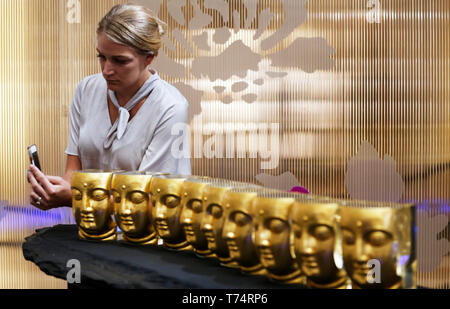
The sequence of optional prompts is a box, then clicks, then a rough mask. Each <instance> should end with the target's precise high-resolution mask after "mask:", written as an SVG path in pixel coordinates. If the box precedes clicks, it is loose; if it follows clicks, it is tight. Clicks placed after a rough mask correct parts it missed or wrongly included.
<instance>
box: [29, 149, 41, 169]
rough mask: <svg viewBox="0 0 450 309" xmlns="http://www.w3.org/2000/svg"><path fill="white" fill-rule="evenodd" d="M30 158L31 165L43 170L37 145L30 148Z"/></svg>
mask: <svg viewBox="0 0 450 309" xmlns="http://www.w3.org/2000/svg"><path fill="white" fill-rule="evenodd" d="M28 156H29V158H30V163H31V164H33V165H34V166H36V167H37V168H38V169H39V170H41V163H40V162H39V156H38V152H37V147H36V145H35V144H33V145H30V146H28Z"/></svg>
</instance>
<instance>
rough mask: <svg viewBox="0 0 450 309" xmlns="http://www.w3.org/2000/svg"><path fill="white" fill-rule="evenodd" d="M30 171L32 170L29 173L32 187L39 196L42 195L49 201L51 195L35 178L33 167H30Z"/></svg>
mask: <svg viewBox="0 0 450 309" xmlns="http://www.w3.org/2000/svg"><path fill="white" fill-rule="evenodd" d="M30 171H31V173H28V179H29V180H30V184H31V189H32V190H33V192H34V193H36V194H37V197H39V196H40V197H42V199H43V200H45V201H46V202H48V201H49V200H50V196H49V195H48V194H47V192H46V191H45V190H44V188H43V187H42V186H41V183H40V182H39V181H38V180H37V179H36V178H35V174H34V172H33V170H32V169H31V168H30ZM37 197H36V198H37Z"/></svg>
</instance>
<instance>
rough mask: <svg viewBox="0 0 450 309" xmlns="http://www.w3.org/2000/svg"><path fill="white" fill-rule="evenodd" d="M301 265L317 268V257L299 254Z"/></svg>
mask: <svg viewBox="0 0 450 309" xmlns="http://www.w3.org/2000/svg"><path fill="white" fill-rule="evenodd" d="M300 260H301V264H302V267H306V268H319V263H318V262H317V259H316V258H315V257H313V256H300Z"/></svg>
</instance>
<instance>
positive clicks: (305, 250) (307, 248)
mask: <svg viewBox="0 0 450 309" xmlns="http://www.w3.org/2000/svg"><path fill="white" fill-rule="evenodd" d="M302 234H303V235H302V236H301V239H300V253H301V254H304V255H311V254H313V253H314V249H313V248H314V238H313V237H311V236H308V235H305V234H306V233H302Z"/></svg>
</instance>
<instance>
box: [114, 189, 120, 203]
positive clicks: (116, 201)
mask: <svg viewBox="0 0 450 309" xmlns="http://www.w3.org/2000/svg"><path fill="white" fill-rule="evenodd" d="M113 199H114V203H116V204H118V203H120V201H121V200H122V199H121V198H120V194H119V193H118V192H116V191H113Z"/></svg>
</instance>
